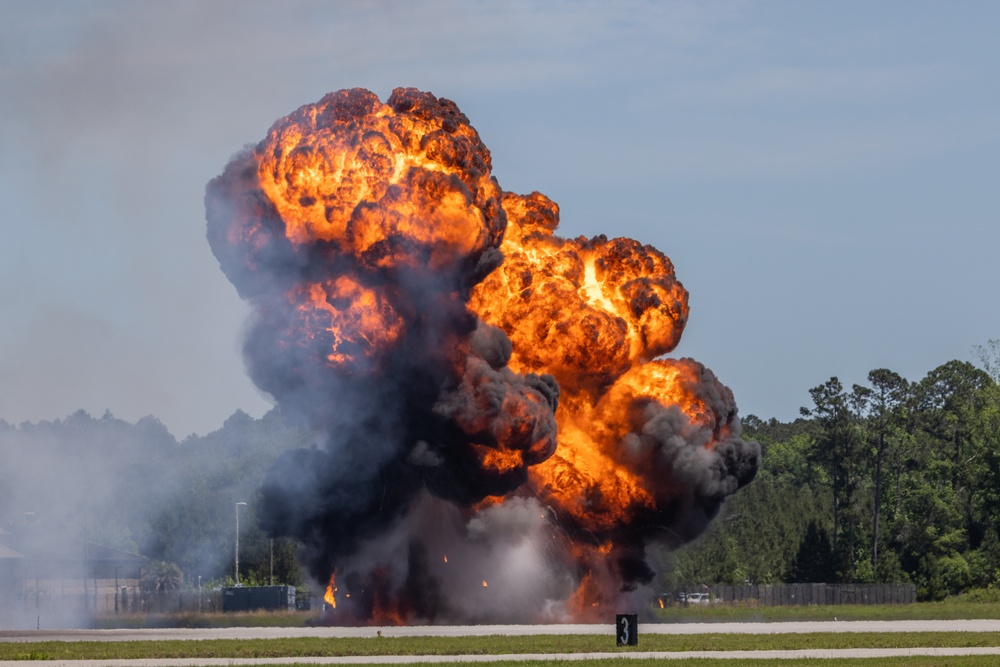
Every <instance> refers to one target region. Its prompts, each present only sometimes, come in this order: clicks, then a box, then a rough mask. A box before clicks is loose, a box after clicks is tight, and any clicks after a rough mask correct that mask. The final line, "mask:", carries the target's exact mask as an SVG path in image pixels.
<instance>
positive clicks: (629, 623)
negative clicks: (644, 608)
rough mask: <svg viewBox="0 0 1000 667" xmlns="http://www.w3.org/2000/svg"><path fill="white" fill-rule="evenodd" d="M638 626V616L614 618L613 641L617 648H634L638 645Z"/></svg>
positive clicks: (625, 615) (624, 615)
mask: <svg viewBox="0 0 1000 667" xmlns="http://www.w3.org/2000/svg"><path fill="white" fill-rule="evenodd" d="M638 625H639V615H638V614H618V615H617V616H616V617H615V639H616V640H617V642H618V645H619V646H636V645H637V644H638V643H639V641H638V640H639V628H638Z"/></svg>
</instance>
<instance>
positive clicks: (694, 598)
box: [677, 593, 712, 604]
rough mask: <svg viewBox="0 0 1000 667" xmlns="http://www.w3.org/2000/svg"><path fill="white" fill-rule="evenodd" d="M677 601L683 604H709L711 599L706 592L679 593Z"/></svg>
mask: <svg viewBox="0 0 1000 667" xmlns="http://www.w3.org/2000/svg"><path fill="white" fill-rule="evenodd" d="M677 601H678V602H682V603H684V604H711V603H712V599H711V598H710V597H709V595H708V593H680V594H679V595H678V596H677Z"/></svg>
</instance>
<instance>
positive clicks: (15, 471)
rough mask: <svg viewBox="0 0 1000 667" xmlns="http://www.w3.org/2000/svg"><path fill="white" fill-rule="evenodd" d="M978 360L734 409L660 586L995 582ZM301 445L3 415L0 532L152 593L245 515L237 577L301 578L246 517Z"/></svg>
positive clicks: (998, 406) (662, 559) (278, 428)
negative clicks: (721, 479) (103, 568)
mask: <svg viewBox="0 0 1000 667" xmlns="http://www.w3.org/2000/svg"><path fill="white" fill-rule="evenodd" d="M978 353H979V354H978V356H979V361H980V363H979V364H978V365H974V364H972V363H969V362H965V361H957V360H955V361H949V362H947V363H945V364H942V365H941V366H938V367H937V368H935V369H933V370H931V371H930V372H929V373H928V374H927V375H926V376H925V377H924V378H922V379H920V380H918V381H912V382H911V381H908V380H907V379H905V378H903V377H901V376H900V375H899V374H897V373H895V372H893V371H891V370H889V369H884V368H881V369H875V370H873V371H871V372H870V373H869V374H868V376H867V379H866V382H864V383H862V384H856V385H852V386H850V387H847V386H845V385H844V384H843V383H842V382H841V381H840V380H839V379H838V378H837V377H831V378H830V379H828V380H827V381H825V382H823V383H822V384H819V385H818V386H816V387H813V388H812V389H810V390H808V394H807V395H808V397H809V401H808V405H806V406H804V407H803V408H802V410H801V416H800V417H799V418H798V419H795V420H794V421H791V422H787V423H783V422H779V421H777V420H775V419H768V420H764V419H761V418H759V417H757V416H754V415H749V416H747V417H745V418H744V419H743V426H744V434H743V435H744V437H745V438H747V439H753V440H757V441H758V442H760V444H761V447H762V451H763V457H762V464H761V469H760V471H759V473H758V475H757V478H756V479H755V480H754V481H753V482H752V483H751V484H750V485H749V486H747V487H746V488H745V489H743V490H742V491H740V492H739V493H737V494H736V495H735V496H733V497H732V498H731V499H730V500H729V501H728V502H727V503H726V504H725V505H724V506H723V509H722V511H721V512H720V515H719V516H718V517H717V518H716V519H715V521H713V522H712V524H711V525H710V527H709V529H708V530H707V531H706V533H705V534H704V535H703V536H702V537H700V538H699V539H698V540H696V541H695V542H693V543H691V544H689V545H687V546H685V547H683V548H681V549H678V550H675V551H663V552H661V553H658V554H656V560H657V562H658V566H659V567H658V568H657V571H658V573H659V574H658V579H657V580H656V585H657V586H659V587H662V590H663V591H669V590H673V589H676V588H680V587H681V586H687V585H691V584H742V583H747V582H750V583H757V584H768V583H809V582H828V583H876V582H885V583H904V582H912V583H914V584H915V585H916V587H917V593H918V597H919V598H920V599H925V600H929V599H939V598H942V597H944V596H946V595H949V594H954V593H958V592H961V591H965V590H968V589H970V588H985V587H990V586H994V585H1000V384H998V382H1000V341H990V342H989V343H988V345H987V346H985V347H982V348H979V349H978ZM804 402H806V401H804ZM314 438H315V435H314V434H311V433H310V432H308V431H307V430H304V429H301V428H298V427H296V426H295V425H292V424H289V423H288V422H287V421H286V420H285V419H284V418H283V416H282V415H281V413H280V411H279V410H277V409H275V410H272V411H271V412H269V413H268V414H266V415H265V416H263V417H262V418H260V419H253V418H251V417H250V416H248V415H246V414H245V413H243V412H240V411H237V412H236V413H235V414H234V415H233V416H231V417H230V418H229V419H227V420H226V422H225V423H224V424H223V426H222V427H221V428H220V429H219V430H218V431H215V432H213V433H210V434H207V435H204V436H193V435H192V436H190V437H188V438H186V439H184V440H181V441H178V440H176V439H175V438H174V437H173V436H172V435H171V434H170V433H169V432H168V431H167V429H166V428H165V427H164V426H163V425H162V424H161V423H160V422H159V421H158V420H156V418H155V417H147V418H144V419H142V420H139V422H137V423H136V424H129V423H127V422H124V421H122V420H119V419H116V418H114V417H113V416H112V415H111V414H110V413H106V414H105V415H104V416H102V417H100V418H94V417H91V416H90V415H88V414H87V413H85V412H83V411H80V412H77V413H75V414H73V415H71V416H69V417H67V418H65V419H62V420H55V421H51V422H48V421H45V422H39V423H35V424H30V423H26V424H21V425H18V426H14V425H11V424H8V423H6V422H3V421H0V452H2V453H3V457H4V462H5V465H4V466H3V467H2V469H0V528H2V527H3V526H4V524H7V525H8V526H10V525H11V524H17V523H27V522H29V520H30V522H32V523H34V524H36V525H37V527H38V528H39V529H40V530H42V529H45V530H51V531H54V532H59V533H60V534H62V535H64V536H66V539H65V540H63V541H62V542H61V543H62V544H67V543H73V541H74V540H76V541H80V542H81V544H82V541H83V540H88V541H90V542H95V543H99V544H105V545H107V546H112V547H115V548H120V549H123V550H126V551H132V552H136V553H140V554H142V555H144V556H147V557H149V558H150V559H151V560H152V561H153V563H154V565H152V566H151V567H150V568H149V569H150V572H153V573H158V574H157V575H156V576H157V580H158V583H157V586H158V587H176V586H181V585H189V586H194V585H195V584H196V582H197V581H198V580H199V579H200V580H201V582H202V584H203V585H209V584H211V583H212V582H216V583H232V582H233V581H234V578H235V570H234V560H235V559H234V555H235V554H234V546H235V537H236V528H235V526H236V512H241V514H240V536H239V544H240V556H239V562H240V580H241V582H243V583H244V584H267V583H270V582H271V581H274V582H275V583H281V584H292V585H303V584H304V583H306V582H305V581H304V573H303V572H302V571H301V570H300V569H299V567H298V564H297V562H296V557H295V554H296V550H297V545H296V544H295V543H294V542H293V541H291V540H288V539H280V540H270V539H268V537H267V536H266V535H265V534H264V533H263V532H262V531H261V530H260V529H259V528H258V527H257V523H256V520H255V509H256V503H257V498H258V495H257V494H258V488H259V486H260V482H261V480H262V479H263V476H264V474H265V473H266V471H267V470H268V469H269V468H270V466H271V464H272V462H273V461H274V460H275V459H276V458H277V456H278V455H280V454H281V453H282V452H284V451H286V450H288V449H291V448H298V447H308V446H310V445H313V444H320V443H315V442H313V439H314ZM240 502H246V503H247V505H246V506H240V507H237V505H236V503H240ZM28 517H30V519H29V518H28ZM164 573H165V574H164ZM164 582H165V583H164Z"/></svg>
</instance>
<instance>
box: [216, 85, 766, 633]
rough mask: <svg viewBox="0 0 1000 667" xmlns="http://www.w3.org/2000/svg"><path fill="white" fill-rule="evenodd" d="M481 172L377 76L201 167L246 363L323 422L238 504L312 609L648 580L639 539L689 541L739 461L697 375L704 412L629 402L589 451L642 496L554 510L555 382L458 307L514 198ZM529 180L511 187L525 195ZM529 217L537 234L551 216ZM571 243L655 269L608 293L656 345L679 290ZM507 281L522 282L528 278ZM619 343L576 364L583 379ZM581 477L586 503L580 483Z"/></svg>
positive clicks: (283, 398) (558, 609)
mask: <svg viewBox="0 0 1000 667" xmlns="http://www.w3.org/2000/svg"><path fill="white" fill-rule="evenodd" d="M490 169H491V163H490V155H489V151H488V150H487V149H486V147H485V146H484V145H483V144H482V142H481V141H480V139H479V136H478V134H477V133H476V132H475V130H474V129H473V128H472V127H471V125H469V122H468V119H467V118H466V117H465V116H464V115H463V114H462V113H461V112H460V111H459V110H458V108H457V106H456V105H455V104H454V103H453V102H451V101H449V100H445V99H438V98H436V97H434V96H433V95H431V94H429V93H422V92H419V91H416V90H413V89H397V90H395V91H393V93H392V95H391V96H390V98H389V100H388V101H387V102H386V103H385V104H383V103H381V102H380V101H379V100H378V98H377V97H375V96H374V95H373V94H372V93H370V92H368V91H365V90H360V89H354V90H345V91H338V92H336V93H331V94H330V95H327V96H326V97H324V98H323V99H322V100H320V101H319V102H318V103H316V104H311V105H306V106H304V107H302V108H300V109H299V110H297V111H295V112H294V113H292V114H291V115H289V116H288V117H286V118H283V119H281V120H279V121H277V122H276V123H275V124H274V126H273V127H272V128H271V130H270V131H269V133H268V136H267V137H266V138H265V139H264V140H262V141H261V142H260V143H259V144H257V145H256V146H253V147H250V148H248V149H246V150H244V151H243V152H241V153H240V154H238V155H236V156H235V157H234V158H233V160H232V161H231V162H230V164H229V165H227V167H226V168H225V170H224V172H223V173H222V174H221V175H220V176H219V177H217V178H216V179H214V180H213V181H211V182H210V183H209V185H208V187H207V193H206V199H205V202H206V217H207V220H208V239H209V243H210V245H211V247H212V250H213V252H214V253H215V256H216V257H217V258H218V260H219V262H220V265H221V267H222V270H223V271H224V272H225V274H226V276H227V277H228V278H229V279H230V281H231V282H233V284H234V285H235V286H236V289H237V291H238V292H239V294H240V295H241V296H242V297H243V298H244V299H246V300H247V301H249V302H250V303H251V304H252V305H253V307H254V314H253V316H252V318H251V321H250V322H249V325H248V332H247V336H246V340H245V344H244V355H245V358H246V362H247V367H248V370H249V373H250V375H251V377H252V378H253V380H254V382H255V383H256V384H257V386H258V387H260V388H261V389H263V390H264V391H266V392H268V393H269V394H271V395H272V396H273V397H274V398H275V399H276V401H277V402H278V404H279V405H280V406H281V409H282V411H283V413H284V414H286V415H290V416H297V418H298V419H300V420H301V421H302V422H303V423H304V424H306V425H308V427H309V428H310V429H312V430H314V431H316V432H318V433H321V434H323V435H322V442H320V443H319V444H318V446H315V447H312V448H309V449H297V450H293V451H289V452H287V453H285V454H284V455H283V456H281V457H280V458H279V459H278V460H277V461H276V462H275V464H274V466H273V467H272V468H271V470H270V471H269V473H268V474H267V476H266V478H265V480H264V483H263V485H262V488H261V494H262V500H261V503H260V506H259V508H258V509H259V518H260V522H261V525H262V526H263V527H264V529H265V530H267V531H268V532H269V533H270V534H272V535H274V536H284V535H287V536H292V537H294V538H296V539H297V540H299V541H300V542H301V543H302V544H303V552H302V556H303V559H304V562H305V563H306V564H307V565H308V567H309V569H310V572H311V574H312V576H313V577H314V579H315V580H316V582H317V583H319V584H320V585H321V586H325V585H326V584H327V582H330V584H331V588H336V592H335V597H336V601H337V610H336V617H335V618H334V619H333V621H334V622H378V623H387V622H413V621H422V622H454V621H465V622H488V621H493V622H499V621H505V622H513V621H538V620H550V621H552V620H566V619H570V618H582V617H583V616H584V615H585V614H586V613H589V612H585V611H582V605H583V603H584V600H583V598H582V597H581V596H587V595H590V594H591V593H593V592H597V591H599V590H602V591H603V592H601V593H600V595H599V596H598V597H599V598H600V602H603V603H610V602H618V601H621V600H623V599H626V598H627V597H628V596H629V595H630V594H634V592H635V591H637V590H638V587H639V584H642V583H647V582H648V581H649V580H650V579H651V577H652V572H651V571H650V569H649V567H648V565H647V564H646V563H645V557H644V550H645V546H646V544H647V542H648V541H649V540H651V539H654V538H656V536H660V537H662V535H663V534H664V533H668V534H669V536H672V537H670V538H669V540H668V541H670V542H671V543H672V544H677V543H679V542H681V541H684V540H686V539H689V538H690V537H693V536H694V535H696V534H697V533H698V532H700V530H702V529H703V527H704V524H705V523H706V522H707V521H708V519H710V518H711V516H714V514H715V512H717V511H718V507H719V504H720V503H721V502H722V500H723V499H724V498H725V497H726V496H727V495H729V494H731V493H732V492H733V491H735V490H736V489H737V488H739V487H740V486H742V485H744V484H746V483H747V482H749V481H750V479H752V477H753V474H754V473H755V472H756V468H757V460H758V458H759V449H758V448H757V446H756V444H755V443H745V442H743V441H742V440H740V439H739V421H738V419H737V418H736V410H735V404H734V403H733V402H732V395H731V394H730V393H727V392H728V390H725V389H724V388H722V387H721V385H718V383H717V381H715V379H714V376H711V374H710V373H708V376H710V381H706V382H704V383H702V384H703V385H704V387H701V386H699V387H695V388H693V389H692V391H694V392H695V393H696V394H698V396H699V398H700V400H702V401H703V402H705V403H706V404H707V405H708V406H709V407H708V410H709V411H711V416H710V418H709V421H713V423H714V426H713V425H709V426H707V427H706V426H705V424H704V420H702V421H700V422H698V424H697V425H695V424H694V423H693V422H692V421H691V419H690V417H688V416H685V414H684V413H682V412H681V411H680V410H677V409H676V408H672V407H670V406H663V405H658V404H655V403H654V402H650V401H647V400H645V399H640V398H636V399H634V400H632V401H631V403H629V406H630V407H629V408H628V410H629V411H630V414H632V415H633V422H634V423H632V424H630V425H626V426H623V428H622V429H619V430H620V431H621V433H620V437H617V439H614V438H612V440H614V441H615V442H616V443H617V444H615V445H614V447H617V448H618V451H610V450H609V451H605V452H603V455H604V456H606V457H608V460H612V461H616V462H617V464H620V465H623V466H625V467H627V468H629V469H632V470H633V471H634V473H635V474H636V475H637V476H638V477H639V478H641V479H642V480H644V483H646V484H647V485H648V486H649V488H650V489H651V490H652V491H651V493H652V496H653V499H654V501H655V503H654V506H652V508H650V509H647V510H643V511H641V512H639V513H638V514H637V515H636V516H635V517H633V518H632V519H629V520H627V521H623V522H622V523H620V525H616V526H611V527H609V528H608V529H606V530H593V529H591V528H589V527H587V526H585V525H583V524H582V523H581V522H579V520H578V519H577V518H575V517H574V516H573V515H572V514H571V513H568V512H566V511H565V507H566V505H565V504H561V503H562V499H561V497H560V493H561V492H563V491H566V489H559V488H554V487H553V486H552V485H551V484H547V483H542V482H540V481H539V480H540V479H541V478H540V477H536V476H534V473H533V472H532V471H533V470H534V469H535V468H536V467H540V466H542V465H543V464H547V462H549V460H550V459H552V460H556V459H558V458H559V454H558V453H557V452H556V442H557V440H556V409H557V407H558V404H559V401H560V400H561V399H560V387H559V385H558V384H557V382H556V380H555V379H554V377H553V376H552V375H549V374H548V372H547V371H546V370H545V368H544V367H540V368H538V369H535V370H536V372H525V373H523V374H522V373H515V372H513V371H512V370H511V368H510V364H511V360H512V355H514V354H516V353H517V352H518V351H517V350H515V347H514V345H513V344H512V342H511V339H510V338H509V337H508V332H507V331H505V329H504V328H501V327H499V326H494V325H490V324H487V323H486V322H484V321H483V320H482V319H480V317H479V316H478V315H477V314H476V313H475V312H473V311H472V310H470V308H469V305H468V304H469V302H470V297H471V295H472V291H473V290H474V289H475V288H476V286H477V285H479V284H480V283H481V282H482V281H484V280H485V279H486V278H487V276H490V275H491V274H493V275H496V273H495V270H496V269H497V267H498V266H500V265H501V262H502V261H503V255H502V253H501V251H500V245H501V242H502V240H503V238H504V232H505V229H506V227H507V221H508V213H507V211H506V210H505V207H507V206H513V205H514V204H515V202H514V200H513V199H511V198H509V197H507V195H506V193H503V192H502V191H501V190H500V188H499V186H498V184H497V183H496V181H495V179H493V178H492V176H491V175H490ZM542 200H544V197H542V196H540V195H538V196H537V197H536V198H535V199H534V200H532V202H534V203H532V204H531V205H532V206H535V208H536V209H538V210H540V211H542V212H544V210H545V204H544V201H542ZM545 201H547V200H545ZM501 202H503V204H502V203H501ZM538 202H541V203H538ZM536 217H537V216H536ZM542 218H544V220H550V221H553V224H550V225H549V226H548V228H549V231H550V232H551V229H554V227H555V224H554V221H555V220H557V216H552V215H549V216H548V217H545V216H542V217H541V218H539V219H542ZM544 220H543V222H544ZM591 245H592V246H594V247H596V248H598V249H599V250H600V251H601V252H604V253H605V255H606V259H602V260H601V262H602V264H601V267H602V268H601V269H600V270H602V271H604V270H607V271H613V270H617V269H616V268H615V267H617V266H619V265H621V266H626V265H627V266H628V267H629V270H636V271H640V272H641V271H643V270H656V271H660V273H661V275H660V276H659V277H656V278H655V279H652V278H645V277H639V278H637V279H636V280H632V281H630V282H628V283H627V284H626V285H625V286H623V287H622V289H621V293H622V295H624V297H625V298H626V300H627V301H628V302H629V303H631V306H629V307H630V308H631V309H632V310H633V311H635V312H636V313H637V314H639V315H640V316H641V317H642V324H641V326H642V329H641V331H642V334H641V335H642V336H644V337H645V338H647V339H649V340H650V341H654V342H653V343H651V344H652V345H654V346H659V347H657V348H656V349H657V350H659V349H662V350H666V349H669V348H670V347H672V346H673V345H675V344H676V340H677V339H678V338H679V335H680V327H682V326H683V321H684V319H685V318H686V303H685V304H682V306H674V305H671V304H667V305H663V304H666V301H665V299H666V296H667V295H669V294H675V295H683V297H684V298H685V299H686V293H684V292H683V288H682V287H680V285H679V283H677V282H676V280H675V279H674V278H673V276H672V267H671V266H670V264H669V260H667V259H666V258H665V257H663V256H662V254H657V256H656V257H654V258H653V259H651V260H648V261H645V262H636V261H635V260H632V259H630V258H629V256H628V255H627V253H628V252H632V251H634V250H636V249H639V250H643V247H642V246H641V245H640V244H637V243H636V242H634V241H629V240H620V239H618V240H614V241H612V242H608V241H607V239H595V240H594V241H593V242H592V243H591ZM646 250H649V249H648V248H647V249H646ZM578 263H579V262H578ZM580 267H581V268H580V269H579V270H578V271H576V273H575V274H574V275H576V276H577V277H576V279H577V280H580V279H582V276H583V269H582V264H581V265H580ZM518 280H520V281H521V282H522V283H523V284H524V285H525V288H524V290H523V293H525V294H527V293H528V292H530V291H531V290H530V289H529V288H528V286H530V284H531V277H530V275H526V274H524V273H523V272H522V274H521V276H520V277H519V278H518ZM574 289H576V291H580V289H579V285H578V286H577V287H576V288H574ZM484 319H485V317H484ZM668 320H672V321H674V322H675V323H676V325H677V329H676V330H675V331H669V330H668V331H663V330H662V327H661V325H660V323H661V322H666V321H668ZM601 321H602V322H605V323H607V324H609V325H610V326H611V327H613V328H614V327H618V328H621V327H623V326H624V325H619V324H618V323H616V322H615V318H614V317H610V316H602V318H601ZM671 326H673V325H671ZM525 352H526V350H525ZM583 352H584V354H582V355H577V356H578V357H581V356H582V357H585V356H586V353H585V352H586V351H585V350H584V351H583ZM657 353H658V352H657ZM652 356H655V355H652ZM629 363H632V362H631V361H630V360H629V359H628V358H626V357H622V358H621V360H620V362H619V364H618V367H617V368H616V370H615V371H614V372H599V373H596V374H593V375H592V376H588V378H590V382H591V385H590V386H591V389H593V390H595V391H596V390H598V389H601V390H603V389H606V388H607V385H608V384H609V383H610V381H611V380H612V379H613V378H614V377H616V376H617V375H620V374H621V372H623V371H624V370H625V368H627V366H628V364H629ZM567 368H568V367H566V366H563V367H561V372H562V373H564V374H565V373H568V372H569V371H568V370H567ZM708 376H705V377H706V378H708ZM560 377H562V376H560ZM598 383H603V384H601V385H600V386H598ZM716 385H718V386H716ZM706 392H707V393H706ZM713 392H715V394H713ZM595 395H596V394H595ZM595 407H596V409H597V410H600V409H601V405H600V404H597V405H596V406H595ZM609 423H610V422H609ZM705 428H707V429H708V430H707V432H703V431H704V429H705ZM709 442H712V443H715V446H714V447H713V448H708V447H706V446H704V445H706V444H708V443H709ZM553 455H555V457H553ZM555 465H557V466H560V465H564V466H565V467H566V468H567V472H566V473H565V475H564V477H563V478H564V479H567V480H568V479H569V478H570V477H572V476H573V475H579V474H580V473H579V471H578V470H572V469H571V468H572V466H571V462H570V461H568V460H563V461H561V462H557V463H556V464H555ZM589 493H590V496H588V497H587V498H586V502H588V503H589V502H591V501H593V502H594V507H595V509H597V510H600V511H603V510H601V508H600V505H601V503H608V502H609V499H607V498H605V499H602V498H601V497H600V494H601V491H600V488H599V485H598V484H596V483H593V484H592V486H591V488H590V489H589ZM605 509H606V508H605ZM604 545H610V546H609V547H608V548H607V549H604ZM595 547H598V549H597V550H595ZM601 609H602V610H603V609H605V607H603V606H602V607H601Z"/></svg>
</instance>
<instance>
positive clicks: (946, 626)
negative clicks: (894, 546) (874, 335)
mask: <svg viewBox="0 0 1000 667" xmlns="http://www.w3.org/2000/svg"><path fill="white" fill-rule="evenodd" d="M931 631H933V632H949V631H950V632H1000V621H994V620H966V621H840V622H838V621H826V622H822V621H820V622H796V623H646V624H640V626H639V632H640V636H641V635H642V634H696V633H714V632H722V633H737V634H739V633H743V634H746V633H766V634H776V633H789V632H800V633H801V632H931ZM379 632H381V633H382V636H385V637H403V636H411V637H412V636H448V637H458V636H471V635H532V634H535V635H537V634H549V635H551V634H556V635H558V634H607V635H608V637H609V639H610V638H611V637H614V626H613V625H610V624H609V625H504V626H500V625H477V626H440V625H437V626H421V627H405V628H401V627H385V628H375V627H365V628H216V629H186V628H168V629H150V630H28V631H0V641H7V642H25V641H28V642H30V641H36V642H37V641H94V640H97V641H143V640H147V641H148V640H153V639H187V640H198V639H269V638H284V637H372V636H374V635H376V634H377V633H379ZM918 655H925V656H960V655H996V656H1000V647H968V648H905V649H815V650H809V649H806V650H794V651H683V652H680V651H679V652H661V651H657V652H651V651H635V652H628V653H623V652H614V653H612V652H608V653H568V654H523V655H450V656H449V655H445V656H365V657H358V656H347V657H296V658H240V659H234V658H190V659H187V658H181V659H141V660H18V661H0V667H195V666H201V665H204V666H206V667H232V666H234V665H283V664H284V665H287V664H293V663H300V664H314V665H345V664H355V665H358V664H381V665H398V664H415V663H424V664H428V663H438V664H444V663H456V662H462V663H471V662H476V663H478V662H484V663H485V662H496V661H501V660H601V659H610V658H635V659H656V660H686V659H689V658H730V659H737V660H746V659H774V660H779V659H790V658H806V659H821V658H888V657H897V656H901V657H906V656H918Z"/></svg>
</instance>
